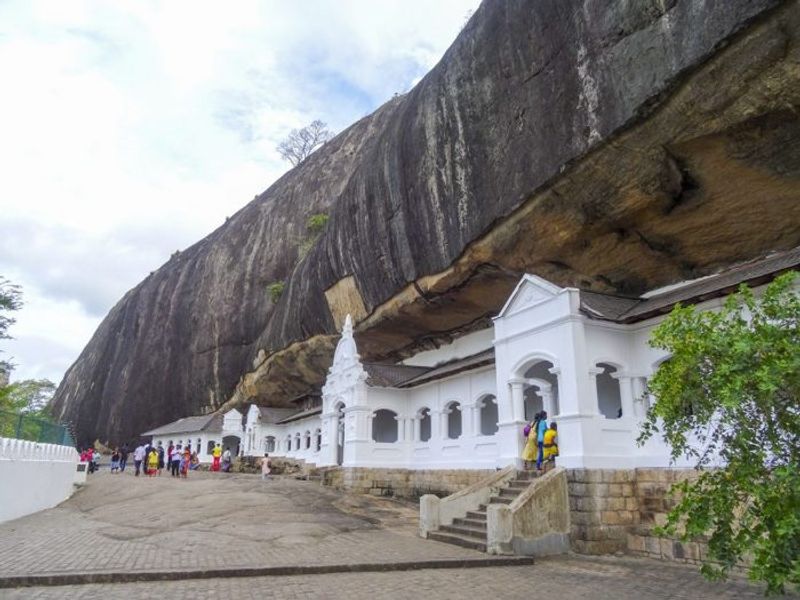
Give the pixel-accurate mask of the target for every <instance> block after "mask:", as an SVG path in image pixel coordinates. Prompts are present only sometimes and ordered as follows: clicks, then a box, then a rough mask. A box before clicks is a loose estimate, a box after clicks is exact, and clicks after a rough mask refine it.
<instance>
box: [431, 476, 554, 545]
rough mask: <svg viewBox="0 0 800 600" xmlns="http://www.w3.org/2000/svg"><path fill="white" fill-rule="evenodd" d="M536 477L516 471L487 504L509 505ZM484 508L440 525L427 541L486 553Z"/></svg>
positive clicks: (484, 505) (481, 507)
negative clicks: (450, 522) (447, 523)
mask: <svg viewBox="0 0 800 600" xmlns="http://www.w3.org/2000/svg"><path fill="white" fill-rule="evenodd" d="M537 476H538V474H537V473H536V471H517V474H516V477H515V478H514V479H512V480H511V481H509V482H508V484H506V486H505V487H503V488H501V489H500V490H499V493H498V494H497V495H495V496H492V497H491V498H489V504H511V503H512V502H513V501H514V499H515V498H516V497H517V496H519V495H520V494H521V493H522V492H523V491H524V490H525V488H527V487H528V486H529V485H530V484H531V483H532V482H533V480H534V479H535V478H536V477H537ZM486 507H487V505H486V504H481V505H480V506H479V507H478V508H477V510H470V511H467V514H466V515H464V517H462V518H459V519H453V524H452V525H441V526H440V527H439V529H437V530H436V531H431V532H430V533H428V539H431V540H436V541H439V542H446V543H448V544H455V545H456V546H461V547H463V548H472V549H473V550H479V551H480V552H486Z"/></svg>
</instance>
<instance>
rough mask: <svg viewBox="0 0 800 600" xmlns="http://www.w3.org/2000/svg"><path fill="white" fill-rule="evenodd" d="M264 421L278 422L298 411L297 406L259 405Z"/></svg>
mask: <svg viewBox="0 0 800 600" xmlns="http://www.w3.org/2000/svg"><path fill="white" fill-rule="evenodd" d="M258 412H259V413H261V422H262V423H278V422H280V421H281V420H282V419H285V418H286V417H288V416H290V415H293V414H294V413H296V412H297V409H296V408H273V407H272V406H259V407H258Z"/></svg>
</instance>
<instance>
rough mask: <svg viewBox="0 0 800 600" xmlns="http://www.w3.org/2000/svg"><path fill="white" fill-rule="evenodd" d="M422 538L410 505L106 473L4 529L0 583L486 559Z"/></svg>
mask: <svg viewBox="0 0 800 600" xmlns="http://www.w3.org/2000/svg"><path fill="white" fill-rule="evenodd" d="M416 532H417V530H416V511H415V509H414V508H413V507H411V506H407V505H402V504H399V503H397V502H392V501H387V500H380V499H376V498H372V497H368V496H363V495H355V494H350V495H343V494H340V493H337V492H335V491H332V490H330V489H327V488H323V487H321V486H320V485H319V484H318V483H315V482H305V481H296V480H293V479H276V480H273V481H269V482H266V483H265V482H262V481H261V479H260V477H258V476H254V475H228V474H222V473H197V474H195V473H192V474H191V475H190V476H189V479H188V480H186V481H181V480H177V479H173V478H171V477H169V476H167V475H163V476H161V477H160V478H142V477H139V478H135V477H133V476H131V475H129V473H127V472H126V473H124V474H122V475H111V474H109V473H108V472H102V471H101V472H100V473H98V474H95V475H93V476H90V481H89V484H88V485H87V486H86V488H85V489H83V490H81V491H79V492H78V493H77V494H76V495H75V496H73V497H72V498H71V499H70V500H68V501H67V502H65V503H63V504H62V505H60V506H59V507H57V508H54V509H50V510H47V511H43V512H41V513H37V514H35V515H30V516H28V517H23V518H22V519H17V520H15V521H10V522H7V523H2V524H0V540H2V544H0V577H2V576H9V575H18V574H32V573H65V572H67V573H68V572H84V571H117V570H128V569H139V570H164V569H166V570H184V569H192V570H193V569H211V568H229V567H230V568H233V567H256V566H266V565H269V566H284V565H306V564H314V565H318V564H340V563H342V562H395V561H412V560H426V559H443V558H464V557H473V558H474V557H485V555H484V554H481V553H479V552H476V551H474V550H468V549H465V548H458V547H455V546H451V545H449V544H443V543H439V542H432V541H426V540H422V539H420V538H419V537H417V535H416Z"/></svg>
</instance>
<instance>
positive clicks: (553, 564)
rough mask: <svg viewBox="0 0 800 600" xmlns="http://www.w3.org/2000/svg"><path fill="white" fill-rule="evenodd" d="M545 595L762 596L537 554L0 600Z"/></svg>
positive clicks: (649, 568)
mask: <svg viewBox="0 0 800 600" xmlns="http://www.w3.org/2000/svg"><path fill="white" fill-rule="evenodd" d="M547 597H550V598H558V599H559V600H579V599H587V600H588V599H592V600H597V599H602V598H614V600H656V599H659V600H660V599H671V600H679V599H686V600H697V599H699V598H702V599H704V600H723V599H724V600H728V599H733V598H735V599H741V600H751V599H752V600H756V599H762V598H763V597H764V596H763V593H762V592H761V591H760V590H759V589H758V588H755V587H752V586H749V585H747V584H746V583H743V582H742V581H734V582H728V583H723V584H716V583H715V584H712V583H708V582H706V581H704V580H703V579H702V578H701V577H700V576H699V575H698V574H697V571H696V570H695V569H691V568H689V567H686V566H683V565H664V564H663V563H656V562H655V561H652V560H649V559H631V558H611V559H608V558H583V557H561V558H557V559H543V560H540V561H537V563H536V564H535V565H533V566H531V567H499V568H484V569H445V570H426V569H422V570H419V571H409V572H403V573H352V574H351V573H348V574H336V575H310V576H302V577H295V576H292V577H253V578H226V579H207V580H191V581H176V582H162V583H131V584H110V585H79V586H61V587H47V588H24V589H17V590H0V598H8V599H9V600H11V599H13V600H22V599H25V600H28V599H30V600H56V599H58V600H61V599H64V600H70V599H75V600H79V599H80V600H108V599H109V598H114V599H123V600H124V599H126V598H131V599H142V600H147V599H153V600H165V599H168V600H182V599H184V598H185V599H192V600H197V599H200V598H215V599H217V598H236V599H237V600H248V599H252V600H256V599H258V600H261V599H266V598H275V599H300V598H308V599H311V598H315V599H316V598H326V599H330V600H362V599H363V600H374V599H377V598H392V599H398V600H419V599H420V598H436V599H437V600H451V599H452V600H464V599H465V598H485V599H488V598H504V599H509V600H515V599H519V600H523V599H524V600H530V599H531V598H547Z"/></svg>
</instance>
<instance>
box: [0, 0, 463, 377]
mask: <svg viewBox="0 0 800 600" xmlns="http://www.w3.org/2000/svg"><path fill="white" fill-rule="evenodd" d="M477 4H478V0H448V1H438V2H435V3H431V2H426V1H424V0H415V1H410V0H404V1H399V0H383V1H382V2H379V3H376V2H374V1H367V0H351V1H341V0H317V1H314V2H312V1H308V2H296V3H289V2H279V1H277V0H263V1H255V0H238V1H237V2H236V3H233V4H223V3H219V2H217V1H211V0H207V1H205V0H204V1H198V0H170V1H169V2H156V1H141V0H118V1H115V2H113V3H111V2H105V1H100V0H71V1H69V2H64V1H63V0H49V1H35V0H34V1H29V0H6V1H5V2H0V73H3V93H2V94H0V131H2V136H0V165H2V170H3V192H2V195H0V274H2V275H5V276H7V277H10V278H12V279H13V280H14V281H16V282H18V283H20V284H22V285H23V286H24V288H25V289H24V292H25V297H26V301H27V304H26V306H25V308H24V309H23V311H21V312H20V313H19V314H18V315H17V316H18V321H19V322H18V323H17V324H16V325H15V327H14V329H13V330H12V333H13V334H14V335H15V336H16V338H17V340H16V341H14V342H9V343H8V344H3V346H2V349H4V350H6V351H7V352H9V353H14V355H15V359H16V363H17V364H18V365H19V366H18V370H17V372H16V375H17V376H18V377H24V376H34V375H35V376H41V375H43V374H44V375H46V376H48V377H51V378H53V379H56V380H57V379H60V377H61V375H62V374H63V371H64V370H65V369H66V367H67V366H69V364H70V363H71V362H72V361H73V360H74V359H75V358H77V355H78V353H79V351H80V350H81V349H82V347H83V345H84V344H85V343H86V342H87V341H88V339H89V337H90V335H91V333H92V331H93V330H94V328H95V327H96V325H97V324H98V323H99V321H100V319H101V318H102V316H103V315H104V314H105V313H106V312H107V311H108V310H109V309H110V308H111V306H112V305H113V304H114V302H115V301H116V300H118V299H119V297H120V296H121V295H122V294H123V293H124V292H125V291H126V290H127V289H129V288H130V287H132V286H133V285H135V284H136V283H137V282H138V281H140V280H141V279H142V278H143V277H145V276H146V275H147V273H148V272H149V271H151V270H154V269H156V268H157V267H158V266H159V265H160V264H162V263H163V262H164V261H166V260H167V259H168V257H169V255H170V254H171V253H172V252H174V250H176V249H179V248H185V247H186V246H187V245H189V244H191V243H193V242H194V241H196V240H198V239H200V238H201V237H203V236H204V235H206V234H207V233H209V232H210V231H211V230H212V229H213V228H215V227H216V226H218V225H219V224H221V223H222V222H223V221H224V218H225V217H226V216H227V215H231V214H233V213H234V212H235V211H236V210H238V209H239V208H241V206H243V205H244V204H246V202H247V201H248V200H249V199H251V198H252V197H253V196H254V195H255V194H257V193H259V192H261V191H263V190H264V189H265V188H266V187H267V186H268V185H269V183H271V182H272V181H273V180H274V179H275V178H277V177H278V176H279V175H280V174H281V173H283V172H284V171H285V170H286V168H287V165H286V163H284V162H282V161H281V160H280V158H279V156H278V155H277V153H276V152H275V146H276V145H277V143H278V142H279V141H280V140H281V139H282V138H283V137H284V136H285V135H286V134H287V133H288V131H289V130H291V129H292V128H296V127H301V126H303V125H305V124H307V123H308V122H310V121H311V120H313V119H316V118H320V119H322V120H324V121H326V122H327V123H328V124H329V125H330V126H331V128H332V129H334V130H337V131H341V130H342V129H344V128H345V127H347V126H348V125H349V124H350V123H352V122H354V121H355V120H356V119H358V118H360V117H362V116H364V115H365V114H367V113H369V112H370V111H372V110H374V109H375V108H376V107H377V106H379V105H380V104H382V103H383V102H384V101H386V100H387V99H389V98H390V97H391V96H392V95H393V94H394V93H395V92H405V91H407V90H408V89H409V88H410V87H411V86H412V85H413V83H415V82H417V81H418V80H419V79H420V78H421V76H422V75H424V73H425V72H427V71H428V70H429V69H430V68H431V67H432V66H433V65H434V64H435V62H436V61H437V60H438V59H439V58H440V57H441V55H442V53H443V52H444V50H445V49H446V48H447V46H448V45H449V44H450V42H451V41H452V40H453V39H454V38H455V36H456V34H457V33H458V30H459V29H460V27H461V25H462V24H463V21H464V16H465V14H466V13H467V11H468V10H470V9H473V8H475V7H476V5H477Z"/></svg>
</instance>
